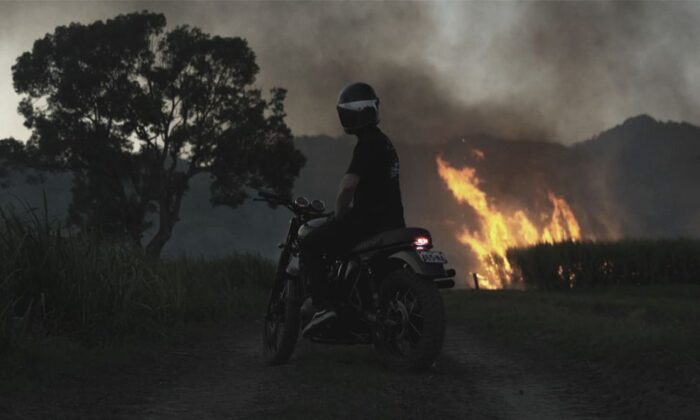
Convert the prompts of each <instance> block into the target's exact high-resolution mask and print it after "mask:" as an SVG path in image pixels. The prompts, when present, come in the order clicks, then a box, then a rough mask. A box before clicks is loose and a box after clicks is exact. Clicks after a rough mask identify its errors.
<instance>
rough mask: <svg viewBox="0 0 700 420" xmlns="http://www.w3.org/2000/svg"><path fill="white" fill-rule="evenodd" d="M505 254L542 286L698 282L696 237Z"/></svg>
mask: <svg viewBox="0 0 700 420" xmlns="http://www.w3.org/2000/svg"><path fill="white" fill-rule="evenodd" d="M507 257H508V261H510V263H511V264H512V265H513V266H514V267H515V268H516V271H517V272H518V273H519V274H520V276H521V278H522V280H523V281H524V283H525V285H527V286H534V287H537V288H543V289H569V288H581V287H584V288H585V287H600V286H620V285H642V284H669V283H686V284H688V283H694V284H700V240H692V239H658V240H623V241H615V242H563V243H557V244H540V245H536V246H532V247H528V248H517V249H510V250H508V253H507Z"/></svg>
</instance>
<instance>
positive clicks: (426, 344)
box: [374, 269, 445, 372]
mask: <svg viewBox="0 0 700 420" xmlns="http://www.w3.org/2000/svg"><path fill="white" fill-rule="evenodd" d="M379 295H380V313H381V317H380V318H381V319H380V321H379V325H378V327H377V332H376V334H375V340H374V346H375V349H376V351H377V353H378V354H379V356H380V358H381V359H382V362H383V363H384V365H385V366H387V367H388V368H390V369H392V370H396V371H401V372H421V371H424V370H426V369H428V368H429V367H431V366H432V365H433V363H434V362H435V360H436V359H437V357H438V355H439V353H440V350H441V349H442V343H443V341H444V338H445V307H444V304H443V301H442V296H441V295H440V292H439V291H438V289H437V287H435V285H434V284H433V283H432V282H431V281H429V280H425V279H422V278H420V277H419V276H418V275H416V274H415V273H414V272H413V271H411V270H409V269H400V270H396V271H393V272H392V273H390V274H389V275H388V276H387V277H386V278H385V279H384V281H383V282H382V284H381V287H380V293H379ZM404 339H405V341H406V343H404V344H403V345H400V344H399V340H401V341H404Z"/></svg>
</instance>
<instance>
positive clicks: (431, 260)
mask: <svg viewBox="0 0 700 420" xmlns="http://www.w3.org/2000/svg"><path fill="white" fill-rule="evenodd" d="M418 256H419V257H420V259H421V261H423V262H424V263H428V264H447V258H445V256H444V255H443V254H442V252H440V251H418Z"/></svg>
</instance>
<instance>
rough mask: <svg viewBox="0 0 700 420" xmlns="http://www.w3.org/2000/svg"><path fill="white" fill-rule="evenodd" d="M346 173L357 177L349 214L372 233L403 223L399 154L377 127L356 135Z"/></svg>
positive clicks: (400, 225) (393, 227) (396, 226)
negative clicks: (357, 181)
mask: <svg viewBox="0 0 700 420" xmlns="http://www.w3.org/2000/svg"><path fill="white" fill-rule="evenodd" d="M347 173H349V174H355V175H357V176H359V177H360V183H359V184H358V185H357V189H356V190H355V196H354V198H353V208H352V210H351V212H350V215H351V216H352V217H354V218H357V219H359V220H360V221H361V222H362V223H363V224H364V225H365V226H367V228H368V230H371V231H376V232H380V231H384V230H390V229H395V228H399V227H404V226H405V222H404V217H403V205H402V203H401V190H400V189H399V157H398V155H397V154H396V150H395V149H394V145H393V144H391V141H390V140H389V138H388V137H387V136H386V135H385V134H384V133H382V132H381V131H380V130H379V128H374V129H372V130H369V131H367V132H364V133H362V134H361V135H360V136H358V141H357V145H356V146H355V150H354V151H353V154H352V161H351V162H350V167H349V168H348V170H347Z"/></svg>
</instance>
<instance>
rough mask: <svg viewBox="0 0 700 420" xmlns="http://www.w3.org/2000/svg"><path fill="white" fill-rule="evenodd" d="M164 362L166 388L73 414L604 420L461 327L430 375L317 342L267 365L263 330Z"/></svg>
mask: <svg viewBox="0 0 700 420" xmlns="http://www.w3.org/2000/svg"><path fill="white" fill-rule="evenodd" d="M159 363H162V364H163V366H165V367H166V368H162V369H160V372H161V373H160V378H158V381H157V385H155V384H151V385H149V386H145V387H144V386H141V387H140V389H138V390H137V389H136V388H135V389H134V390H131V391H130V390H128V389H122V390H120V391H119V393H118V395H117V396H111V397H109V398H106V401H105V402H104V403H100V404H98V405H95V406H93V407H92V408H91V409H89V410H88V411H87V412H85V411H82V410H79V411H82V413H80V414H79V413H74V414H77V416H78V417H83V418H87V417H92V415H98V416H99V417H102V418H105V417H107V418H143V419H173V418H176V419H205V418H206V419H210V418H211V419H227V418H232V419H267V418H341V419H345V418H347V419H374V418H377V419H380V418H381V419H385V418H402V419H406V418H408V419H410V418H415V419H423V418H470V419H480V418H489V419H495V418H503V419H508V418H513V419H516V418H517V419H526V418H533V419H547V418H551V419H569V418H591V417H600V416H597V415H596V410H594V409H593V408H592V407H590V405H589V404H588V403H587V402H586V401H579V400H576V399H575V398H573V397H572V395H573V393H572V392H569V386H568V385H567V383H566V382H565V381H563V380H561V379H558V378H555V377H552V376H550V375H548V374H545V373H542V372H538V371H537V370H536V369H533V368H531V367H530V368H524V367H522V365H521V363H519V362H518V361H517V360H515V359H514V358H513V357H512V356H507V355H505V354H504V353H503V352H502V351H501V350H498V349H494V348H491V347H490V346H488V345H487V344H484V343H481V342H479V341H478V340H476V339H475V338H474V337H473V336H472V335H471V334H469V332H468V331H466V330H465V329H463V328H459V327H454V328H451V329H449V330H448V334H447V340H446V343H445V348H444V351H443V355H442V357H441V358H440V360H439V361H438V363H437V364H436V366H435V367H434V369H432V370H431V371H430V372H429V373H427V374H423V375H414V374H396V373H393V372H389V371H386V370H385V369H383V368H382V367H381V366H380V365H379V362H378V360H377V358H376V357H375V355H374V353H373V349H372V348H371V347H369V346H354V347H333V346H322V345H317V344H312V343H309V342H302V343H300V345H299V346H298V348H297V351H296V354H295V356H294V358H293V360H292V361H291V363H290V364H288V365H286V366H283V367H275V368H270V367H265V366H263V365H262V363H261V359H260V355H259V336H258V334H256V333H255V332H254V330H251V331H247V332H238V333H232V334H230V335H229V336H228V337H225V338H224V339H221V340H209V341H205V342H201V343H198V344H183V345H181V346H178V348H177V349H172V350H171V351H168V352H167V353H166V354H164V355H163V359H162V360H161V361H160V362H159ZM127 383H128V382H127ZM154 385H155V386H154ZM132 391H133V392H132ZM135 393H138V395H135ZM59 412H60V411H59ZM66 417H72V416H71V415H70V414H68V413H66Z"/></svg>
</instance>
